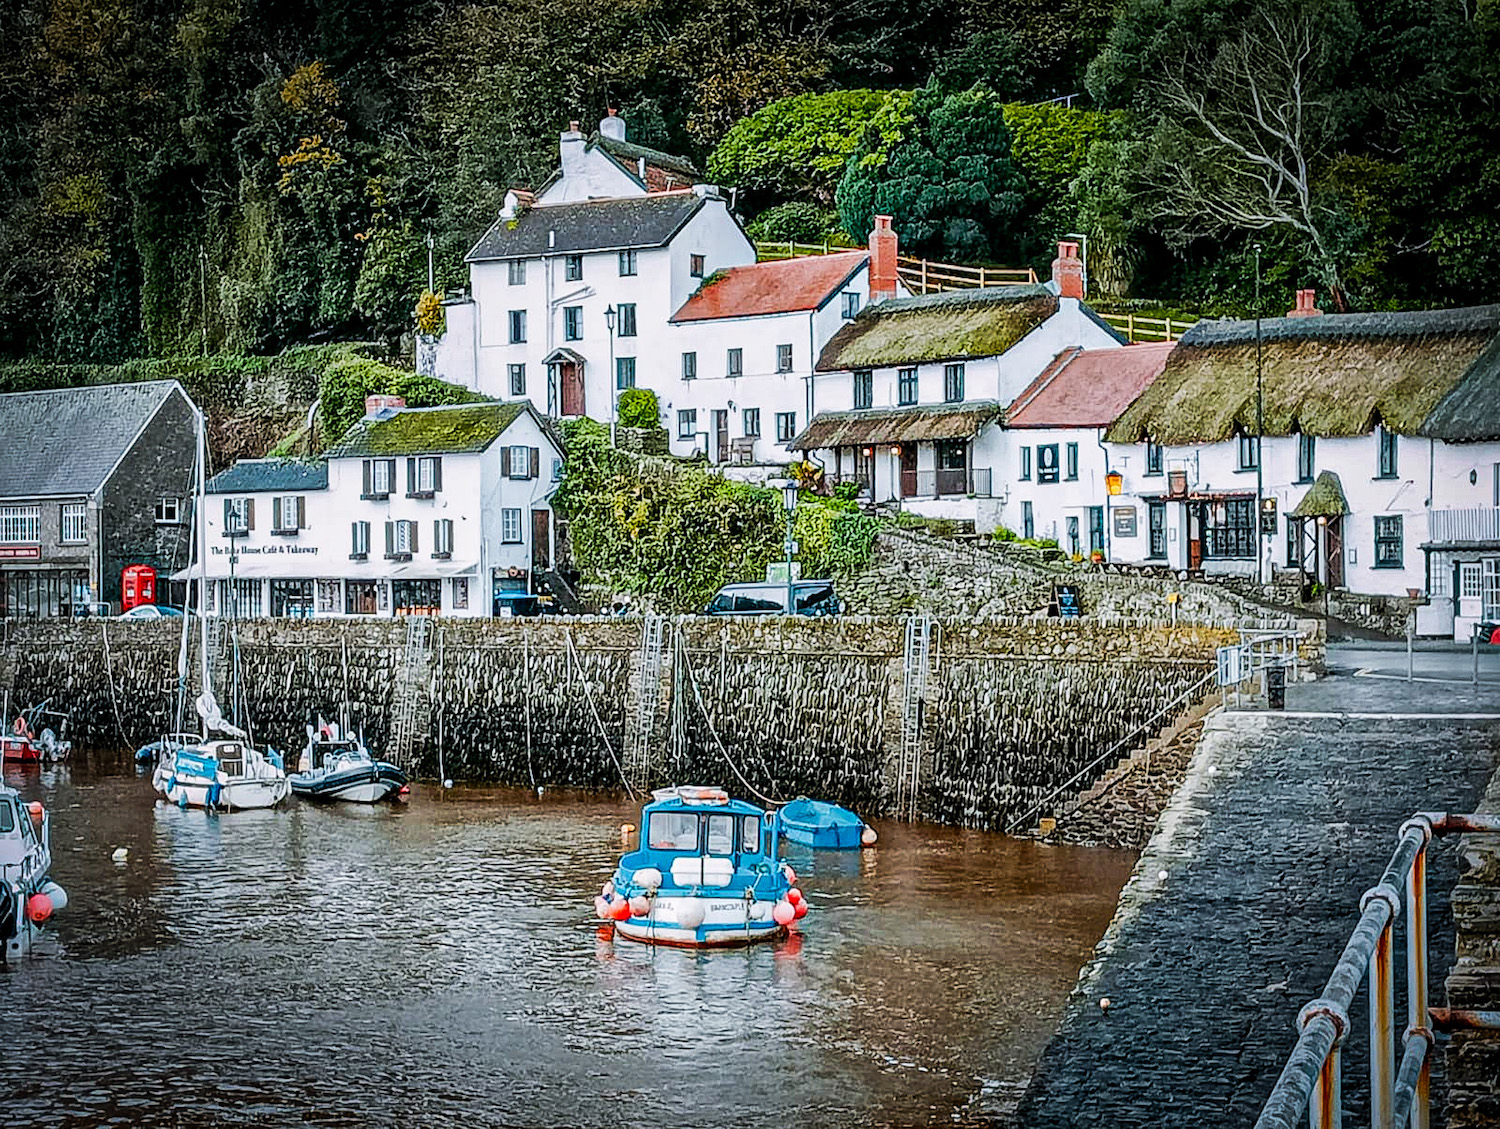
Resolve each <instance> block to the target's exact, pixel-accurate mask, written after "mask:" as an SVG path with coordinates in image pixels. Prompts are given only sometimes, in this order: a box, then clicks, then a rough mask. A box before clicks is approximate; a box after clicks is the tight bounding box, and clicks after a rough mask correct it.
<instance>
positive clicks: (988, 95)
mask: <svg viewBox="0 0 1500 1129" xmlns="http://www.w3.org/2000/svg"><path fill="white" fill-rule="evenodd" d="M903 103H904V107H903ZM886 110H887V111H888V112H883V113H881V114H877V115H876V116H875V118H874V119H872V121H871V123H870V124H869V125H868V126H867V127H866V129H865V133H864V136H863V137H862V138H861V141H860V146H859V148H858V149H856V150H855V152H854V153H853V155H852V156H851V157H850V159H849V164H848V167H847V168H846V169H845V172H844V176H843V179H842V180H841V181H840V182H839V188H838V206H839V216H840V218H841V220H842V221H843V225H844V230H845V231H850V232H856V231H858V232H865V231H869V230H870V228H871V226H872V225H873V222H874V217H875V215H876V214H889V215H891V216H893V217H894V220H895V227H896V229H897V230H898V231H899V232H900V233H901V238H902V241H903V243H904V245H905V246H906V247H907V248H908V250H909V251H911V252H912V253H914V254H919V255H926V256H929V257H933V258H953V259H960V260H990V261H995V260H1000V259H1011V260H1013V259H1014V258H1015V257H1016V256H1017V255H1019V254H1020V253H1021V252H1022V248H1023V247H1024V245H1025V243H1026V238H1027V237H1026V232H1025V231H1024V230H1023V229H1022V225H1021V223H1020V221H1021V218H1022V214H1023V211H1024V208H1025V203H1026V181H1025V178H1024V177H1023V176H1022V175H1021V172H1020V170H1019V169H1017V168H1016V165H1015V162H1014V161H1012V160H1011V155H1010V131H1009V129H1007V128H1006V125H1005V107H1004V104H1003V103H1002V102H1001V100H1000V98H999V97H998V96H997V95H996V94H994V93H993V92H991V91H989V90H985V89H982V88H976V89H974V90H965V91H960V92H958V93H956V94H949V95H944V94H943V93H942V92H941V91H940V90H938V89H937V88H936V87H926V88H923V89H921V90H917V91H915V92H914V93H913V94H912V96H911V98H910V100H909V101H905V100H898V99H892V100H891V102H889V103H888V104H887V107H886Z"/></svg>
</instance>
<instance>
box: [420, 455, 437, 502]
mask: <svg viewBox="0 0 1500 1129" xmlns="http://www.w3.org/2000/svg"><path fill="white" fill-rule="evenodd" d="M440 466H441V463H440V462H439V456H437V455H421V456H419V457H418V458H417V493H419V494H436V493H437V489H438V482H439V481H440V480H441V477H442V472H441V471H440V470H439V469H438V468H439V467H440Z"/></svg>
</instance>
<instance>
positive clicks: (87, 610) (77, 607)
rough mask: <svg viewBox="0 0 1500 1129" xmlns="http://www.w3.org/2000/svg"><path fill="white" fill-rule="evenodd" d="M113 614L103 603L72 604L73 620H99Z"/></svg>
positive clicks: (107, 605)
mask: <svg viewBox="0 0 1500 1129" xmlns="http://www.w3.org/2000/svg"><path fill="white" fill-rule="evenodd" d="M113 614H114V609H112V608H111V607H110V606H109V604H107V603H104V602H100V603H95V604H74V605H73V618H74V619H100V618H107V617H109V616H111V615H113Z"/></svg>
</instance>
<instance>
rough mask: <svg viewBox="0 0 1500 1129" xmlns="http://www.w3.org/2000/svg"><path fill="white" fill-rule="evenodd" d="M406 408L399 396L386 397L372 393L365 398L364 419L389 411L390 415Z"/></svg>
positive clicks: (403, 400)
mask: <svg viewBox="0 0 1500 1129" xmlns="http://www.w3.org/2000/svg"><path fill="white" fill-rule="evenodd" d="M404 407H406V400H405V398H404V397H401V396H386V395H382V394H381V393H378V392H377V393H373V394H371V395H369V396H366V397H365V418H366V419H369V418H370V417H371V416H375V415H379V414H380V413H381V412H384V411H386V410H387V409H389V410H390V411H391V412H392V413H395V412H399V411H400V410H401V409H402V408H404Z"/></svg>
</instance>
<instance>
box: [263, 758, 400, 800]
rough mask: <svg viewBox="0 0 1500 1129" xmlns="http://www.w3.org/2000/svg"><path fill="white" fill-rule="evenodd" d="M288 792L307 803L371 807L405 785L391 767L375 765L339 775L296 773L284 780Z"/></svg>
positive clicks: (395, 768)
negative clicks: (338, 802)
mask: <svg viewBox="0 0 1500 1129" xmlns="http://www.w3.org/2000/svg"><path fill="white" fill-rule="evenodd" d="M287 779H288V780H289V781H290V783H291V786H292V791H293V792H295V793H296V794H297V795H298V796H301V797H303V798H304V799H308V800H327V801H342V802H343V803H350V804H375V803H379V802H380V801H381V800H385V799H389V798H390V797H391V796H393V795H395V794H396V793H397V792H399V791H400V790H401V789H402V788H403V787H404V786H405V784H406V773H404V772H402V771H401V770H400V769H399V768H397V767H396V766H395V765H393V764H385V763H382V762H376V763H375V764H372V765H368V766H361V767H359V768H353V769H346V770H344V771H342V772H333V773H327V774H322V773H313V772H299V773H294V774H293V775H292V776H289V777H288V778H287Z"/></svg>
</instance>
